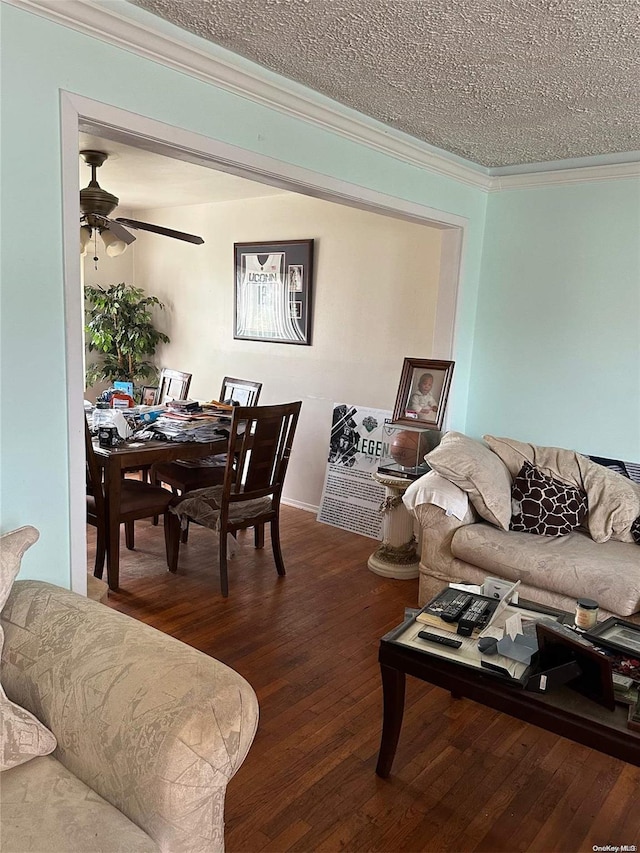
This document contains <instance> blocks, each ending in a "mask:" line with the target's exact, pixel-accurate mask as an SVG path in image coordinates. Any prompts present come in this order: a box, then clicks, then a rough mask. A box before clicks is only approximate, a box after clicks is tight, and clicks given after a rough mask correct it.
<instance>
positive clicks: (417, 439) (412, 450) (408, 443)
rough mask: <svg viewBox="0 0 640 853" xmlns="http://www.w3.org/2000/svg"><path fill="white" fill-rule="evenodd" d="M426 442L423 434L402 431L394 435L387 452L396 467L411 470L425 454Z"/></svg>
mask: <svg viewBox="0 0 640 853" xmlns="http://www.w3.org/2000/svg"><path fill="white" fill-rule="evenodd" d="M427 444H428V442H427V440H426V436H425V434H424V433H423V432H413V430H403V431H402V432H399V433H396V435H395V437H394V439H393V441H392V442H391V447H390V449H389V452H390V453H391V456H392V458H393V460H394V462H397V463H398V465H401V466H402V467H403V468H413V467H415V466H416V465H420V464H421V463H422V461H423V460H422V457H423V456H424V455H425V453H426V452H427V449H428V447H427Z"/></svg>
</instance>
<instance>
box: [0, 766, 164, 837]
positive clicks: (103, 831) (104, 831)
mask: <svg viewBox="0 0 640 853" xmlns="http://www.w3.org/2000/svg"><path fill="white" fill-rule="evenodd" d="M0 809H1V811H2V828H1V829H0V844H1V847H2V849H3V850H20V851H21V853H42V851H43V850H50V851H52V853H53V851H58V850H64V851H65V853H76V851H77V853H87V851H88V850H91V851H92V853H93V851H95V853H120V851H122V853H130V851H133V850H135V851H142V853H144V851H157V850H159V849H160V848H159V847H158V846H157V845H156V843H155V842H154V841H153V840H152V839H151V838H149V836H148V835H147V834H146V832H143V830H142V829H140V827H138V826H136V825H135V823H133V822H132V821H130V820H129V818H128V817H125V815H124V814H123V813H122V812H121V811H118V809H116V808H115V807H114V806H112V805H111V804H110V803H108V802H107V801H106V800H103V799H102V797H100V796H99V795H98V794H96V793H95V791H92V790H91V788H89V787H87V785H85V784H84V782H81V781H80V779H78V778H77V776H74V774H73V773H71V771H70V770H67V768H66V767H65V766H64V765H63V764H61V763H60V762H59V761H57V760H56V759H55V758H54V757H53V756H51V755H48V756H44V757H41V758H35V759H34V760H33V761H30V762H29V763H28V764H23V765H21V766H20V767H14V768H13V769H12V770H7V772H6V773H3V775H2V787H1V789H0Z"/></svg>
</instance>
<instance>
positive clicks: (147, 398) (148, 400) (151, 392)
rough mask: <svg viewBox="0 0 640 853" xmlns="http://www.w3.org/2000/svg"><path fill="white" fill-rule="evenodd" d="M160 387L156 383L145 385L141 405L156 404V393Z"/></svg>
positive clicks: (141, 392) (141, 395) (141, 394)
mask: <svg viewBox="0 0 640 853" xmlns="http://www.w3.org/2000/svg"><path fill="white" fill-rule="evenodd" d="M157 393H158V388H157V386H155V385H143V386H142V390H141V391H140V405H142V406H154V405H155V402H156V394H157Z"/></svg>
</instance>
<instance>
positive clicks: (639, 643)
mask: <svg viewBox="0 0 640 853" xmlns="http://www.w3.org/2000/svg"><path fill="white" fill-rule="evenodd" d="M585 637H587V639H588V640H591V642H592V643H593V644H594V645H596V646H603V647H604V648H605V649H612V650H613V651H614V652H621V653H622V654H625V655H629V657H632V658H636V659H637V660H640V625H636V624H635V622H627V621H626V620H625V619H618V617H617V616H610V617H609V618H608V619H605V620H604V622H599V623H598V624H597V625H595V626H594V627H593V628H590V629H589V630H588V631H585Z"/></svg>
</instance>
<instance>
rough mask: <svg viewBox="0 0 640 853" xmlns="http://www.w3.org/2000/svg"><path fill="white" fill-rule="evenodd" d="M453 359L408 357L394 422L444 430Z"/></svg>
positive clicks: (394, 411) (399, 388) (401, 379)
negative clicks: (429, 359) (430, 359)
mask: <svg viewBox="0 0 640 853" xmlns="http://www.w3.org/2000/svg"><path fill="white" fill-rule="evenodd" d="M453 365H454V362H453V361H428V360H425V359H420V358H405V360H404V364H403V365H402V376H401V377H400V385H399V387H398V395H397V397H396V405H395V408H394V410H393V422H394V423H399V424H406V425H407V426H408V425H412V426H416V425H419V426H422V427H425V428H426V429H442V424H443V422H444V412H445V408H446V405H447V397H448V396H449V387H450V386H451V376H452V374H453Z"/></svg>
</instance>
